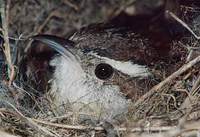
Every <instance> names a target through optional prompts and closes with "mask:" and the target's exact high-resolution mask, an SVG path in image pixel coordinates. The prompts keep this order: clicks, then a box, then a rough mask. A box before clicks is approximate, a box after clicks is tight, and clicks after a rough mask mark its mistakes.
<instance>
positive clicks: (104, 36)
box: [19, 3, 188, 121]
mask: <svg viewBox="0 0 200 137" xmlns="http://www.w3.org/2000/svg"><path fill="white" fill-rule="evenodd" d="M170 4H171V3H169V5H170ZM165 9H168V8H165ZM165 9H164V10H163V9H162V8H158V10H159V12H151V14H150V15H149V14H146V12H145V15H144V16H143V15H141V14H140V15H136V16H130V15H127V14H125V13H121V14H119V16H117V17H115V18H113V19H111V20H109V21H108V22H103V23H95V24H91V25H88V26H86V27H83V28H81V29H80V30H78V31H76V32H75V33H74V34H72V35H71V36H70V37H67V38H65V37H58V36H56V35H47V34H38V35H35V36H32V37H30V39H29V40H31V41H32V46H30V47H28V48H27V49H26V52H25V56H24V58H23V60H22V61H21V62H20V65H19V66H20V67H19V70H20V74H23V78H22V79H23V82H24V83H28V84H29V85H32V86H33V87H34V88H35V89H36V91H38V92H37V94H41V95H43V94H46V93H48V95H50V96H51V98H52V102H53V104H55V105H56V106H58V107H60V106H63V105H67V106H70V108H72V110H73V111H75V112H86V113H91V114H93V116H94V117H96V118H98V119H101V120H106V121H109V120H112V119H118V118H119V117H121V116H125V115H126V114H127V113H128V111H129V109H130V107H131V106H132V105H133V104H134V103H135V102H136V101H137V100H138V99H139V98H140V97H141V96H142V95H144V94H145V93H147V92H148V91H149V90H150V89H151V88H152V87H153V86H154V85H156V84H158V83H159V82H161V81H162V80H163V79H164V78H165V77H167V76H169V75H170V74H171V73H173V72H174V71H176V70H177V69H178V68H179V67H181V66H182V65H183V64H184V63H185V60H186V56H187V49H186V48H185V47H183V46H182V45H181V44H179V42H178V41H179V40H180V39H181V38H182V37H183V36H185V35H188V33H187V32H186V30H185V29H184V27H183V26H182V25H181V24H179V23H177V22H176V21H175V20H173V19H171V18H169V16H166V14H165V13H166V12H165ZM171 9H175V11H176V12H178V11H179V10H178V9H177V8H171ZM156 11H157V10H156Z"/></svg>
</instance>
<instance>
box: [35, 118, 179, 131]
mask: <svg viewBox="0 0 200 137" xmlns="http://www.w3.org/2000/svg"><path fill="white" fill-rule="evenodd" d="M32 120H33V121H35V122H37V123H40V124H44V125H47V126H53V127H57V128H63V129H71V130H96V131H103V130H104V128H102V127H91V126H82V125H76V126H73V125H66V124H58V123H51V122H47V121H42V120H38V119H32ZM175 128H176V126H163V127H148V128H141V127H136V128H132V129H130V128H125V127H121V128H116V129H115V130H117V131H121V132H126V131H129V132H142V131H145V132H149V131H150V132H161V131H169V130H173V129H175Z"/></svg>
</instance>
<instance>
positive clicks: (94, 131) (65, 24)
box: [0, 0, 200, 137]
mask: <svg viewBox="0 0 200 137" xmlns="http://www.w3.org/2000/svg"><path fill="white" fill-rule="evenodd" d="M62 1H63V2H62V4H60V3H59V2H58V3H57V2H56V1H49V2H47V1H42V2H39V3H40V4H41V5H43V7H45V8H41V7H42V6H39V5H40V4H38V3H37V1H35V2H32V1H11V3H10V2H9V1H7V3H5V5H2V6H1V16H2V17H1V18H2V28H1V31H2V35H3V37H4V39H5V45H4V47H5V51H4V53H5V55H6V59H7V62H8V64H9V70H10V71H9V74H10V75H9V76H10V81H9V83H8V84H7V83H5V82H1V83H0V89H1V90H2V91H0V93H1V95H2V96H0V106H1V108H0V126H1V128H3V129H4V130H5V131H7V132H10V133H12V134H15V135H20V136H24V137H26V136H34V137H37V136H38V137H43V136H47V137H48V136H55V137H62V136H105V133H104V132H103V131H104V129H103V128H102V127H101V126H99V125H95V124H93V125H92V124H91V123H89V124H86V122H84V123H83V122H82V121H81V120H80V119H81V118H80V117H81V116H82V115H86V116H90V114H81V113H80V114H75V113H74V112H72V111H70V109H66V110H65V111H64V112H63V113H60V112H59V111H57V109H55V107H54V106H53V105H50V104H51V103H50V100H49V99H48V96H42V97H41V96H40V97H38V98H37V97H35V96H34V95H32V93H34V92H36V91H35V90H34V89H32V88H31V87H29V86H28V85H26V89H28V90H24V89H22V88H20V87H18V86H17V84H16V81H14V77H15V71H14V70H15V69H13V62H12V59H11V58H12V56H11V55H13V54H12V52H11V50H10V47H12V46H10V45H9V42H8V39H9V38H14V37H15V38H16V37H17V38H18V40H19V43H20V40H21V39H23V38H25V37H28V36H30V35H33V34H37V33H43V32H45V33H57V32H59V33H58V34H59V35H60V36H65V37H67V36H68V33H70V32H72V31H74V30H77V29H79V28H81V27H82V26H84V25H88V24H90V23H93V22H99V21H101V20H107V19H108V18H109V17H110V16H113V15H116V14H118V12H120V11H121V10H123V8H121V7H119V6H116V7H115V6H114V7H113V6H111V5H112V4H113V3H112V2H110V3H109V4H108V5H106V4H105V5H104V3H103V5H104V6H105V7H104V8H102V9H101V10H100V11H99V12H96V14H98V15H91V12H93V13H94V10H95V8H97V7H98V6H102V5H98V6H97V5H96V6H97V7H95V6H94V5H95V4H96V3H95V2H94V3H90V2H88V1H84V2H80V3H76V2H73V1H70V0H62ZM131 2H134V1H129V2H127V3H123V2H122V4H123V5H124V6H125V5H127V4H128V5H129V4H130V3H131ZM0 3H4V2H3V1H1V2H0ZM31 3H32V4H31ZM63 3H64V5H63ZM118 3H120V1H118ZM120 4H121V3H120ZM22 5H23V6H22ZM116 5H117V4H116ZM124 6H122V7H124ZM9 7H10V8H9ZM59 7H62V8H61V9H60V8H59ZM66 7H67V8H66ZM88 7H94V9H93V8H91V9H88ZM108 7H109V8H108ZM31 8H32V9H37V10H32V9H31ZM182 8H183V9H184V11H185V13H184V14H186V13H187V12H189V11H188V10H192V12H194V13H196V12H197V11H196V9H193V8H190V7H182ZM8 9H9V10H8ZM19 9H20V10H19ZM108 9H109V10H108ZM29 10H32V11H31V12H30V11H29ZM88 10H89V11H88ZM38 11H40V12H39V13H38ZM25 13H28V14H27V15H26V14H25ZM66 13H69V15H68V14H67V15H66ZM105 13H106V14H105ZM8 14H9V18H8V16H7V15H8ZM26 16H27V17H26ZM91 16H92V17H94V18H92V19H91ZM172 16H173V15H172ZM173 17H174V18H175V20H177V19H176V17H175V16H173ZM27 18H28V19H27ZM177 21H178V22H179V23H183V24H182V25H183V26H184V27H186V29H187V30H189V31H190V32H191V37H189V38H187V40H188V41H190V43H189V44H190V45H189V47H188V45H184V44H183V45H184V46H186V47H187V48H188V49H189V50H188V60H187V61H186V64H185V65H183V66H182V67H181V68H180V69H178V70H177V71H175V72H174V73H173V74H171V75H170V76H169V77H167V78H165V79H164V80H163V81H162V82H160V83H159V84H158V85H156V86H154V87H153V88H152V89H151V90H150V91H149V92H147V93H146V94H145V95H144V96H142V97H141V98H140V99H139V100H138V101H137V102H136V103H135V104H134V106H133V107H132V108H131V109H130V112H129V114H127V120H126V121H125V122H123V124H121V125H114V126H115V130H116V131H118V133H119V134H120V135H122V136H127V137H136V136H141V137H150V136H159V137H179V136H186V137H189V136H197V135H198V134H199V133H198V132H199V131H200V121H199V118H200V103H199V88H200V73H199V62H200V56H197V57H196V58H194V59H192V60H191V58H190V53H191V51H194V50H198V47H197V46H198V42H197V40H196V39H198V38H199V37H198V36H197V35H196V33H195V32H193V31H192V30H191V29H190V27H189V26H187V25H186V24H184V23H185V22H184V21H180V20H177ZM33 22H34V23H33ZM60 28H66V29H65V30H61V29H60ZM194 34H195V35H194ZM192 35H193V36H192ZM195 37H196V39H195ZM196 43H197V44H196ZM20 44H22V43H20ZM23 44H24V43H23ZM23 44H22V45H23ZM15 46H16V45H15ZM23 46H27V47H28V46H30V43H25V44H24V45H23ZM195 47H196V48H195ZM11 82H13V85H12V86H11V84H10V83H11Z"/></svg>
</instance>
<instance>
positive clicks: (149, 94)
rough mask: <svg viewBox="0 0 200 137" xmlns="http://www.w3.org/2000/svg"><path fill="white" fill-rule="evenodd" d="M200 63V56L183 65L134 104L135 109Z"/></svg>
mask: <svg viewBox="0 0 200 137" xmlns="http://www.w3.org/2000/svg"><path fill="white" fill-rule="evenodd" d="M198 62H200V56H198V57H196V58H195V59H193V60H192V61H190V62H189V63H187V64H185V65H183V66H182V67H181V68H180V69H178V70H177V71H176V72H174V73H173V74H171V75H170V76H169V77H167V78H166V79H165V80H163V81H162V82H160V83H159V84H157V85H156V86H154V87H153V88H152V89H151V90H150V91H148V92H147V93H146V94H144V95H143V96H142V97H141V98H139V100H138V101H137V102H136V103H135V104H134V108H137V107H138V106H139V105H140V104H141V103H142V102H143V101H144V100H145V99H147V98H148V97H150V96H152V95H153V94H154V93H155V92H156V91H158V90H159V89H161V88H162V87H163V86H164V85H165V84H167V83H169V82H170V81H172V80H173V79H175V78H176V77H178V76H179V75H181V74H182V73H184V72H185V71H187V70H188V69H189V68H191V67H192V66H194V65H195V64H196V63H198Z"/></svg>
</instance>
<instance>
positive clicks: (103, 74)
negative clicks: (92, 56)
mask: <svg viewBox="0 0 200 137" xmlns="http://www.w3.org/2000/svg"><path fill="white" fill-rule="evenodd" d="M113 73H114V70H113V68H112V67H111V66H110V65H109V64H106V63H101V64H98V65H97V66H96V68H95V75H96V77H97V78H99V79H101V80H106V79H109V78H110V77H111V76H112V75H113Z"/></svg>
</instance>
